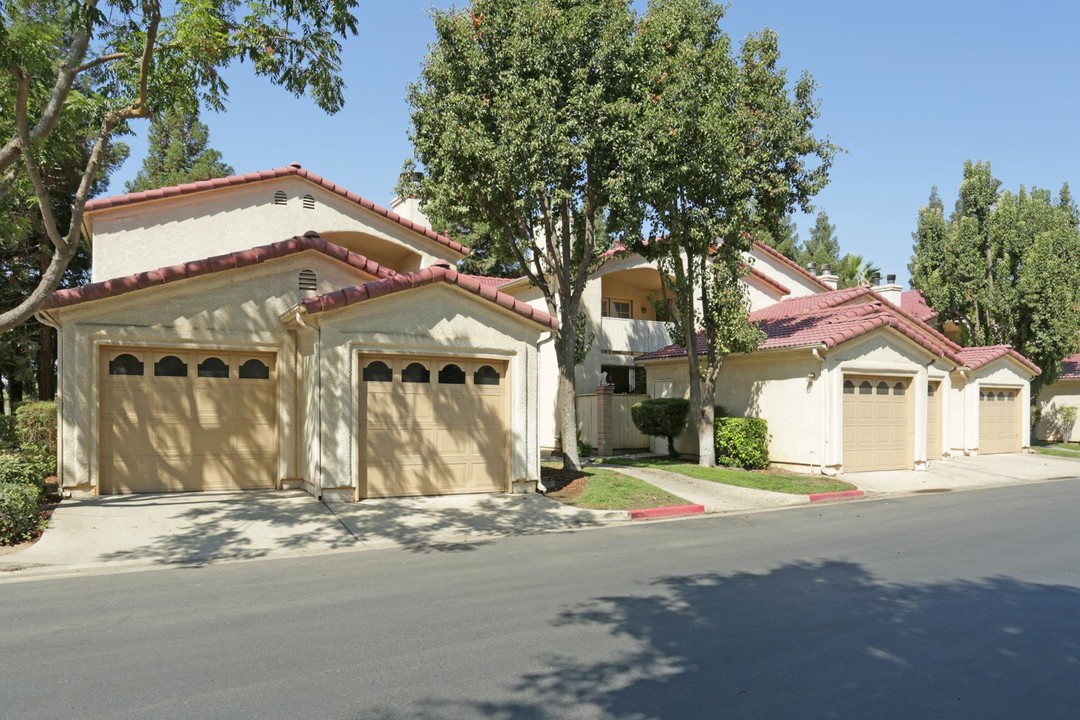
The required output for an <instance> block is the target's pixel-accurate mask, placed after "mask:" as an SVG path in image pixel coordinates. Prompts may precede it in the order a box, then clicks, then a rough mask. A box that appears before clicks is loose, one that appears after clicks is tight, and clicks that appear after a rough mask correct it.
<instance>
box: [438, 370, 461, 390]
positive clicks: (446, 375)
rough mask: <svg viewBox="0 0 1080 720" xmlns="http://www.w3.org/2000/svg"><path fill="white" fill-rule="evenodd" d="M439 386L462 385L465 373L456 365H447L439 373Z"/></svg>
mask: <svg viewBox="0 0 1080 720" xmlns="http://www.w3.org/2000/svg"><path fill="white" fill-rule="evenodd" d="M439 384H440V385H464V384H465V371H464V370H462V369H461V368H459V367H458V366H457V365H447V366H446V367H444V368H443V369H442V370H440V371H439Z"/></svg>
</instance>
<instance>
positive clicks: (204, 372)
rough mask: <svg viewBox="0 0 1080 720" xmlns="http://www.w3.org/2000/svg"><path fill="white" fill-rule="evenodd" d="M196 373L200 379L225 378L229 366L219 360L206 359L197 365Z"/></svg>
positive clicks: (214, 358)
mask: <svg viewBox="0 0 1080 720" xmlns="http://www.w3.org/2000/svg"><path fill="white" fill-rule="evenodd" d="M198 373H199V377H201V378H227V377H229V366H228V364H226V362H225V361H224V360H222V359H221V358H216V357H208V358H206V359H205V360H203V361H202V362H201V363H199V368H198Z"/></svg>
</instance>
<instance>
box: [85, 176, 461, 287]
mask: <svg viewBox="0 0 1080 720" xmlns="http://www.w3.org/2000/svg"><path fill="white" fill-rule="evenodd" d="M278 190H283V191H285V193H286V194H287V196H288V204H287V205H283V206H281V205H274V204H273V198H274V193H275V192H277V191H278ZM304 195H311V196H312V197H314V198H315V208H314V209H313V210H305V209H304V208H303V206H302V203H301V198H302V197H303V196H304ZM91 222H92V226H93V238H92V253H93V271H92V273H93V278H92V279H93V280H94V281H95V282H96V281H100V280H108V279H110V278H117V277H122V276H125V275H131V274H134V273H138V272H144V271H147V270H154V269H156V268H159V267H165V266H168V265H174V264H177V263H182V262H188V261H191V260H202V259H203V258H207V257H212V256H214V255H221V254H223V253H229V252H236V251H238V250H247V249H248V248H252V247H256V246H259V245H266V244H268V243H272V242H277V241H279V240H284V239H286V238H289V237H293V236H294V235H303V234H304V233H305V232H307V231H309V230H315V231H316V232H319V233H321V234H328V233H362V234H363V237H358V238H357V242H366V243H368V245H369V246H370V245H371V243H372V242H374V243H375V244H379V243H380V242H381V243H382V247H380V252H385V253H388V254H390V255H394V254H396V253H408V254H410V257H413V255H418V256H419V258H420V259H419V263H420V266H421V267H423V266H427V265H430V264H432V263H433V262H435V261H436V260H444V261H449V262H451V263H453V262H455V261H456V260H457V259H458V258H459V257H460V255H458V254H457V253H455V252H454V251H453V250H451V249H450V248H448V247H446V246H444V245H441V244H439V243H437V242H435V241H434V240H430V239H427V238H424V237H423V236H421V235H419V234H417V233H415V232H413V231H411V230H409V229H407V228H405V227H403V226H402V225H400V224H398V223H396V222H394V221H392V220H387V219H386V218H384V217H382V216H380V215H377V214H375V213H373V212H370V211H367V210H365V209H364V208H361V207H359V206H358V205H356V204H355V203H352V202H349V201H348V200H345V199H344V198H341V197H339V196H337V195H335V194H334V193H331V192H329V191H327V190H325V189H323V188H321V187H318V186H316V185H313V184H312V183H309V182H306V181H304V180H301V179H299V178H296V177H285V178H278V179H275V180H267V181H263V182H257V183H251V184H247V185H240V186H237V187H235V188H229V189H223V190H216V191H213V192H206V193H196V194H193V195H185V196H179V197H176V198H170V199H168V200H157V201H150V202H144V203H137V204H134V205H127V206H120V207H117V208H115V209H106V210H101V211H98V212H95V213H93V215H92V217H91ZM350 249H352V250H356V251H357V252H360V254H365V253H364V249H363V248H361V247H359V246H357V247H350ZM368 254H371V255H374V253H371V252H369V253H368ZM374 259H378V260H380V261H382V258H374ZM399 269H403V270H408V269H411V268H399Z"/></svg>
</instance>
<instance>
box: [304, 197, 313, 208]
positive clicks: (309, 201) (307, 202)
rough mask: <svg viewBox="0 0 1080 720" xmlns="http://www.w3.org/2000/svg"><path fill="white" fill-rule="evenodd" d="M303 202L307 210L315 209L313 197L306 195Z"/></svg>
mask: <svg viewBox="0 0 1080 720" xmlns="http://www.w3.org/2000/svg"><path fill="white" fill-rule="evenodd" d="M302 202H303V206H304V209H305V210H314V209H315V198H313V197H311V196H310V195H305V196H304V197H303V200H302Z"/></svg>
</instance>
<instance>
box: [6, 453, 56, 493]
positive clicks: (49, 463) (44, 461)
mask: <svg viewBox="0 0 1080 720" xmlns="http://www.w3.org/2000/svg"><path fill="white" fill-rule="evenodd" d="M55 472H56V460H55V459H53V458H51V456H48V455H46V454H45V453H44V452H42V451H28V452H21V453H12V452H7V453H0V484H4V485H27V486H31V487H34V488H35V489H36V490H37V492H38V493H39V494H40V493H41V492H43V491H44V490H45V478H47V477H48V476H49V475H52V474H53V473H55Z"/></svg>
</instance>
